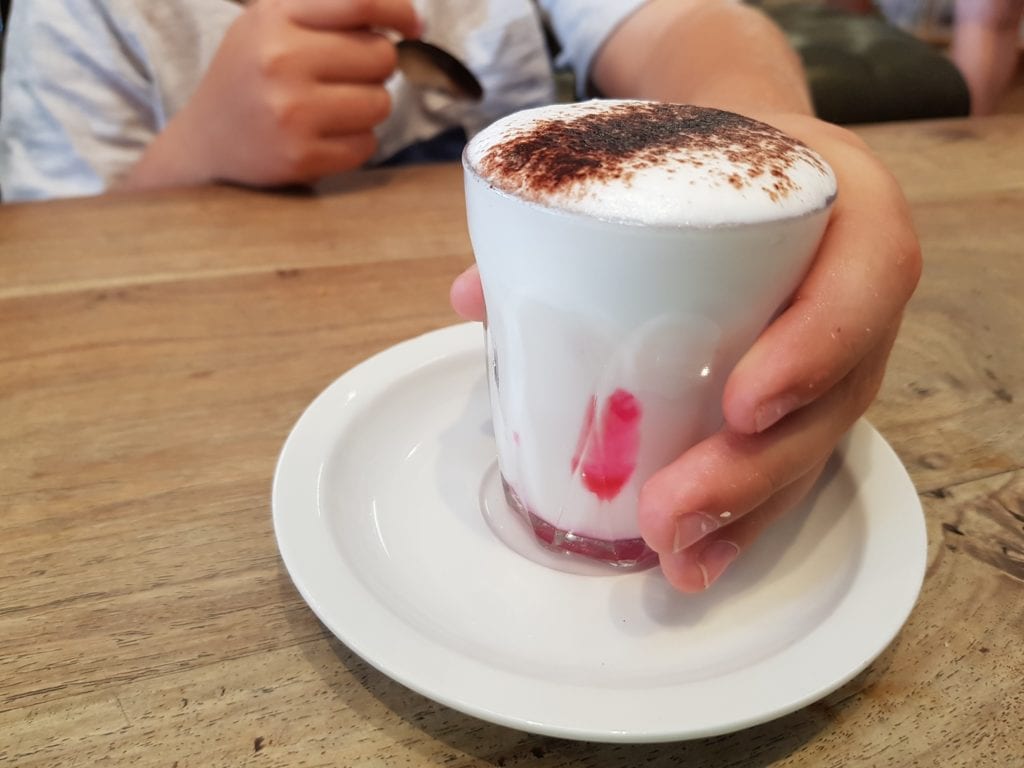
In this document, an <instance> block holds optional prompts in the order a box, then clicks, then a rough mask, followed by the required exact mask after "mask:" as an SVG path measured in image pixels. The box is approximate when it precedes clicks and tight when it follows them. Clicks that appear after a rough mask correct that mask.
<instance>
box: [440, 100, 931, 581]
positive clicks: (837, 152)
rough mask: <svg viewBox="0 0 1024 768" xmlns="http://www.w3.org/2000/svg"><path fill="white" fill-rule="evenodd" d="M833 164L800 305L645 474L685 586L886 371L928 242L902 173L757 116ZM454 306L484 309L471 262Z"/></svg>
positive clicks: (818, 449)
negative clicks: (716, 402) (705, 429)
mask: <svg viewBox="0 0 1024 768" xmlns="http://www.w3.org/2000/svg"><path fill="white" fill-rule="evenodd" d="M758 117H759V118H760V119H762V120H764V121H765V122H769V123H772V124H774V125H775V126H777V127H778V128H780V129H781V130H783V131H785V132H787V133H789V134H791V135H793V136H795V137H797V138H799V139H801V140H803V141H804V142H805V143H806V144H808V145H809V146H811V147H813V148H814V149H816V150H817V151H818V152H819V153H820V154H821V155H823V156H824V157H825V159H826V160H827V161H828V162H829V163H830V164H831V166H832V168H833V170H834V171H835V173H836V177H837V179H838V186H839V196H838V198H837V200H836V202H835V205H834V207H833V211H832V215H831V218H830V220H829V225H828V229H827V231H826V233H825V237H824V239H823V241H822V244H821V247H820V248H819V250H818V254H817V257H816V259H815V261H814V264H813V265H812V267H811V269H810V271H809V273H808V274H807V276H806V278H805V279H804V281H803V283H802V284H801V285H800V287H799V288H798V289H797V291H796V293H795V295H794V297H793V299H792V302H791V303H790V305H789V307H788V308H787V309H786V311H784V312H783V313H782V314H781V315H780V316H779V317H778V318H777V319H776V320H775V321H774V322H773V323H772V324H771V325H770V326H769V327H768V328H767V329H766V330H765V331H764V332H763V333H762V334H761V336H760V337H759V338H758V340H757V342H756V343H755V344H754V346H753V347H752V348H751V349H750V350H749V351H748V352H747V354H746V355H745V356H744V357H743V359H742V360H740V362H739V364H738V365H737V366H736V368H735V369H734V370H733V372H732V375H731V376H730V377H729V380H728V382H727V383H726V387H725V393H724V396H723V402H722V406H723V411H724V415H725V424H724V425H723V427H722V429H721V430H720V431H719V432H717V433H716V434H714V435H712V436H711V437H709V438H707V439H706V440H704V441H702V442H701V443H698V444H697V445H695V446H694V447H692V448H691V449H689V450H688V451H686V452H685V453H684V454H683V455H682V456H680V457H679V458H678V459H677V460H676V461H674V462H672V463H671V464H670V465H668V466H667V467H665V468H663V469H662V470H660V471H659V472H657V473H656V474H654V475H653V476H652V477H651V478H650V479H649V480H648V481H647V483H646V484H645V485H644V487H643V489H642V491H641V494H640V502H639V522H640V530H641V533H642V535H643V537H644V539H645V540H646V541H647V543H648V544H649V545H650V546H651V548H652V549H654V550H655V551H656V552H657V553H658V555H659V557H660V561H661V568H662V570H663V571H664V573H665V576H666V577H667V578H668V580H669V582H671V583H672V585H673V586H675V587H676V588H677V589H679V590H680V591H683V592H697V591H701V590H703V589H706V588H707V587H708V586H709V585H710V584H712V583H713V582H714V581H715V580H716V579H718V578H719V577H720V576H721V575H722V573H723V572H724V571H725V569H726V568H727V567H728V566H729V564H730V563H731V562H732V561H733V560H735V558H736V557H737V556H739V555H740V554H742V553H743V551H745V550H746V549H747V548H748V547H750V546H751V544H753V542H754V540H755V539H756V538H757V536H758V535H759V534H760V533H761V532H762V531H763V530H764V529H765V528H766V527H767V526H768V525H769V524H770V523H771V522H772V521H774V520H776V519H777V518H778V517H779V516H780V515H782V514H783V513H784V512H786V511H787V510H789V509H791V508H792V507H793V506H794V505H796V504H797V503H798V502H799V501H800V500H801V499H802V498H803V497H804V496H805V495H806V494H807V492H808V491H809V490H810V488H811V487H812V486H813V484H814V481H815V480H816V479H817V477H818V475H819V474H820V473H821V471H822V469H823V468H824V465H825V462H826V460H827V459H828V457H829V455H830V454H831V452H832V450H833V448H834V447H835V445H836V443H837V442H838V441H839V439H840V438H841V437H842V435H843V434H844V433H845V432H846V431H847V430H848V429H849V428H850V426H852V424H853V423H854V422H855V421H856V420H857V418H858V417H859V416H860V415H861V414H862V413H864V411H865V410H866V409H867V407H868V405H869V404H870V403H871V401H872V400H873V399H874V397H875V395H876V394H877V392H878V388H879V386H880V384H881V381H882V375H883V373H884V370H885V364H886V360H887V358H888V355H889V351H890V349H891V348H892V345H893V341H894V340H895V338H896V332H897V330H898V328H899V323H900V318H901V316H902V312H903V307H904V306H905V304H906V303H907V301H908V300H909V298H910V296H911V294H912V293H913V291H914V288H915V286H916V285H917V280H918V278H919V276H920V271H921V256H920V249H919V246H918V243H917V238H916V236H915V234H914V230H913V227H912V225H911V221H910V214H909V211H908V208H907V204H906V201H905V200H904V198H903V195H902V193H901V191H900V189H899V186H898V185H897V183H896V181H895V180H894V179H893V178H892V176H891V175H890V174H889V173H888V171H886V169H885V168H884V167H883V166H882V165H881V164H880V162H879V161H878V160H877V159H876V158H874V157H873V156H872V155H871V153H870V151H869V150H868V149H867V146H866V145H865V144H864V143H863V142H862V141H861V140H860V139H858V138H857V137H856V136H854V135H853V134H852V133H850V132H848V131H846V130H843V129H841V128H838V127H836V126H833V125H829V124H827V123H823V122H820V121H818V120H815V119H814V118H810V117H806V116H803V115H760V116H758ZM451 301H452V306H453V307H454V308H455V310H456V312H458V313H459V314H460V315H462V316H463V317H466V318H469V319H482V317H483V314H484V306H483V294H482V291H481V288H480V281H479V276H478V275H477V273H476V270H475V268H470V269H469V270H467V271H466V272H465V273H463V274H462V275H460V276H459V277H458V278H456V280H455V282H454V283H453V284H452V290H451Z"/></svg>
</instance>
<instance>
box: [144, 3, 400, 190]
mask: <svg viewBox="0 0 1024 768" xmlns="http://www.w3.org/2000/svg"><path fill="white" fill-rule="evenodd" d="M385 29H386V30H394V31H396V32H398V33H399V34H401V35H403V36H405V37H416V36H418V34H419V31H420V22H419V19H418V17H417V16H416V12H415V10H414V9H413V7H412V4H411V2H410V0H256V2H255V3H253V4H252V5H250V6H249V7H248V8H246V10H245V11H244V12H243V13H242V15H241V16H240V17H239V18H238V19H237V20H236V21H235V22H234V24H232V26H231V27H230V28H229V29H228V32H227V34H226V35H225V37H224V40H223V41H222V42H221V45H220V47H219V48H218V50H217V52H216V54H215V55H214V58H213V61H212V62H211V64H210V67H209V69H208V70H207V72H206V74H205V76H204V77H203V80H202V81H201V83H200V85H199V87H198V88H197V90H196V92H195V94H194V95H193V96H192V98H191V99H190V100H189V102H188V103H187V104H186V105H185V107H184V108H183V109H182V110H181V111H180V112H179V113H178V114H177V115H176V116H175V117H174V119H173V120H172V121H171V122H170V123H169V124H168V126H167V129H166V130H165V131H164V132H163V133H162V134H161V135H160V136H158V137H157V139H156V140H155V141H154V142H153V145H151V147H150V150H149V151H147V155H146V156H144V157H143V159H142V161H141V162H140V164H139V166H138V167H137V168H135V169H133V173H132V174H131V177H132V178H130V179H129V184H128V185H127V186H136V187H141V186H164V185H167V184H175V183H197V182H206V181H212V180H222V181H233V182H238V183H243V184H250V185H256V186H269V185H279V184H288V183H298V182H307V181H313V180H315V179H318V178H322V177H324V176H327V175H329V174H332V173H337V172H340V171H345V170H349V169H352V168H356V167H358V166H360V165H362V164H363V163H364V162H365V161H366V160H368V159H369V158H370V157H371V156H372V155H373V152H374V151H375V149H376V139H375V137H374V134H373V128H374V126H375V125H377V124H378V123H380V122H381V121H383V120H384V119H385V118H386V117H387V116H388V114H389V112H390V110H391V100H390V97H389V95H388V92H387V90H386V89H385V88H384V81H385V80H387V78H388V77H389V76H390V75H391V74H392V72H393V71H394V69H395V64H396V59H397V54H396V51H395V47H394V45H393V44H392V43H391V42H390V41H389V40H388V39H387V38H386V37H385V36H384V35H383V34H381V33H380V32H377V31H373V30H385Z"/></svg>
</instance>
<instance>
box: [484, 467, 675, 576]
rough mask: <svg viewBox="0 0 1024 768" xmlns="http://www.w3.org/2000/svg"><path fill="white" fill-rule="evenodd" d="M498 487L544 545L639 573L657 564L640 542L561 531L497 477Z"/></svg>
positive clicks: (638, 540)
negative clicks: (598, 537)
mask: <svg viewBox="0 0 1024 768" xmlns="http://www.w3.org/2000/svg"><path fill="white" fill-rule="evenodd" d="M501 487H502V490H503V491H504V492H505V501H506V502H507V503H508V505H509V507H510V508H511V509H512V510H513V511H514V512H516V514H518V515H520V516H521V517H522V518H523V519H524V520H526V521H527V523H529V525H530V528H532V529H533V534H534V536H535V537H536V538H537V539H538V541H540V543H542V544H543V545H544V546H546V547H548V548H550V549H554V550H557V551H559V552H564V553H569V554H573V555H581V556H583V557H587V558H591V559H593V560H598V561H601V562H604V563H607V564H608V565H613V566H616V567H622V568H629V569H631V570H639V569H643V568H650V567H651V566H653V565H655V564H657V562H658V555H657V553H656V552H654V551H653V550H652V549H651V548H650V547H648V546H647V544H646V543H645V542H644V540H643V539H639V538H637V539H616V540H614V541H608V540H607V539H596V538H591V537H589V536H583V535H580V534H578V533H573V532H571V531H565V530H562V529H560V528H557V527H556V526H554V525H552V524H551V523H549V522H548V521H547V520H544V519H542V518H541V517H539V516H537V515H536V514H534V513H533V511H532V510H530V509H529V508H528V507H527V506H526V505H525V504H523V502H522V500H521V499H520V498H519V494H518V493H516V491H515V489H514V488H513V487H512V486H511V485H509V483H508V481H507V480H506V479H505V476H504V475H502V476H501Z"/></svg>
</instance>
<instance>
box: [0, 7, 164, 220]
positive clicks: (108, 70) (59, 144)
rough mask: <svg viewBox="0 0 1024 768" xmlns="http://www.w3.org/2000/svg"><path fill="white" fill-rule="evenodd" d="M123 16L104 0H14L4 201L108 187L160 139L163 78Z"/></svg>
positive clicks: (2, 108)
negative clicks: (156, 78) (152, 76)
mask: <svg viewBox="0 0 1024 768" xmlns="http://www.w3.org/2000/svg"><path fill="white" fill-rule="evenodd" d="M118 15H120V14H118ZM117 23H118V22H115V14H113V13H112V12H111V11H110V10H109V8H108V7H107V6H106V3H105V2H104V0H47V1H46V2H39V0H14V3H13V5H12V7H11V16H10V20H9V25H8V29H7V44H6V51H5V64H4V73H3V84H2V87H0V195H2V197H3V200H4V201H15V200H39V199H45V198H50V197H69V196H76V195H88V194H96V193H99V192H102V191H103V190H104V189H105V188H106V187H107V186H108V185H109V183H110V181H111V180H113V179H114V178H116V177H117V176H118V175H120V174H121V173H123V172H124V171H126V170H127V169H128V168H129V167H131V166H132V165H134V163H135V162H136V161H137V160H138V158H139V157H140V156H141V154H142V152H143V150H144V149H145V147H146V145H147V144H148V143H149V141H150V140H152V138H153V136H154V135H155V132H156V123H157V115H156V110H157V109H158V107H157V106H155V105H154V101H153V87H152V84H151V83H150V82H149V80H148V77H147V74H146V67H145V64H144V62H143V60H142V58H141V55H140V53H139V50H138V47H137V46H135V45H134V44H133V40H132V39H131V37H130V36H129V35H126V34H125V33H124V32H123V30H122V29H119V28H118V27H117Z"/></svg>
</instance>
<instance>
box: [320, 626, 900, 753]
mask: <svg viewBox="0 0 1024 768" xmlns="http://www.w3.org/2000/svg"><path fill="white" fill-rule="evenodd" d="M325 633H326V630H325ZM329 644H330V651H331V653H332V654H333V657H334V658H333V659H331V663H332V664H333V662H334V661H337V662H340V665H341V666H342V667H343V668H344V669H345V670H346V671H347V672H348V673H349V674H348V675H345V676H343V677H345V678H346V679H345V682H344V684H342V683H341V682H339V676H338V675H337V674H336V673H334V672H332V671H331V670H330V669H329V668H328V667H329V666H330V665H328V664H325V662H326V661H327V660H328V659H330V658H331V657H330V656H329V655H328V653H326V652H325V651H326V649H324V648H323V646H322V645H321V644H319V643H317V644H306V645H305V646H304V648H305V649H306V652H307V655H309V656H310V661H311V663H312V665H313V667H314V668H315V669H316V670H317V671H318V673H319V674H320V675H321V676H322V677H323V678H324V681H325V683H327V685H328V687H329V688H330V689H331V690H332V692H333V693H335V694H336V695H337V696H338V697H339V699H340V700H341V701H343V702H344V704H345V706H346V707H348V708H350V709H352V710H354V711H355V712H357V713H359V714H360V715H361V716H364V717H365V718H366V720H367V721H368V722H374V724H375V725H376V726H377V727H378V728H379V729H380V731H382V732H383V733H385V734H388V736H389V740H390V741H391V742H392V743H401V744H402V745H403V747H406V748H412V749H417V750H421V751H422V752H423V753H424V755H423V756H424V758H425V761H426V764H432V763H430V762H429V761H435V762H436V761H438V760H439V759H440V760H442V761H443V760H445V757H444V756H445V755H446V753H447V754H452V753H454V754H455V755H460V754H461V755H465V756H470V757H473V758H476V759H478V760H480V761H483V762H484V763H486V764H489V765H494V766H500V767H502V768H513V767H514V766H517V765H520V764H529V765H530V766H543V765H558V766H570V765H575V764H577V763H579V764H580V765H600V766H623V767H625V766H629V767H630V768H632V767H633V766H645V768H648V767H650V766H663V765H664V766H669V765H672V766H677V765H686V766H690V767H691V768H699V767H700V766H714V767H715V768H739V767H740V766H743V767H744V768H760V767H761V766H769V765H772V764H773V763H775V762H777V761H780V760H783V759H784V758H785V757H787V756H788V755H790V754H791V753H793V752H796V751H798V750H799V749H800V748H801V747H802V746H804V745H805V744H807V743H809V742H811V741H813V740H814V739H815V737H816V736H817V735H818V734H819V733H820V732H821V731H823V730H824V729H826V727H827V726H828V724H829V723H830V722H831V721H832V720H834V719H836V718H837V717H839V715H841V713H842V712H843V710H844V709H845V708H846V707H847V706H848V705H849V704H850V703H851V702H853V701H855V700H856V699H857V698H858V694H859V693H860V692H861V691H863V690H864V689H866V688H868V687H869V686H870V682H871V680H872V679H873V678H876V677H877V676H878V674H879V672H880V670H884V667H885V666H886V659H887V657H888V654H887V653H886V654H883V656H882V657H881V658H880V659H879V660H877V661H876V662H875V664H874V665H873V666H872V667H869V668H868V670H867V671H865V672H862V673H861V674H860V675H858V676H857V677H856V678H854V679H853V680H852V681H850V682H849V683H847V684H846V685H845V686H843V687H842V688H840V689H839V690H837V691H835V692H834V693H832V694H831V695H830V696H828V697H826V698H825V699H824V700H822V701H819V702H816V703H814V704H811V705H809V706H807V707H805V708H803V709H801V710H798V711H797V712H794V713H792V714H790V715H787V716H785V717H782V718H779V719H777V720H774V721H771V722H769V723H764V724H762V725H758V726H754V727H752V728H747V729H745V730H743V731H739V732H736V733H732V734H726V735H723V736H715V737H711V738H706V739H695V740H692V741H681V742H671V743H664V744H602V743H595V742H580V741H571V740H567V739H558V738H553V737H548V736H537V735H534V734H529V733H525V732H521V731H517V730H513V729H511V728H506V727H503V726H500V725H493V724H491V723H487V722H485V721H482V720H478V719H476V718H474V717H470V716H468V715H464V714H462V713H460V712H457V711H455V710H453V709H451V708H449V707H446V706H444V705H442V704H438V703H436V702H434V701H432V700H430V699H428V698H426V697H424V696H421V695H420V694H418V693H415V692H414V691H411V690H409V689H408V688H406V687H405V686H403V685H401V684H399V683H396V682H395V681H393V680H391V679H390V678H389V677H387V676H386V675H384V674H382V673H380V672H378V671H377V670H376V669H374V668H373V667H371V666H370V665H369V664H367V663H366V662H364V661H363V660H362V659H360V658H359V657H358V656H357V655H356V654H355V653H353V652H352V651H350V650H349V649H348V648H347V647H346V646H345V645H343V644H342V643H341V642H340V641H338V640H337V639H335V638H333V637H330V638H329ZM349 676H350V677H349ZM353 680H354V681H357V682H358V684H359V685H361V686H362V688H363V691H365V693H366V694H368V695H367V696H365V697H364V696H362V695H353V689H354V686H353V684H352V681H353ZM381 706H383V707H384V708H386V709H387V710H389V711H390V712H392V713H393V714H394V715H395V717H396V718H399V719H400V720H401V721H402V722H401V723H398V722H395V721H394V720H392V719H391V718H381V716H380V707H381ZM410 728H411V729H415V730H417V731H420V732H422V733H423V734H424V736H425V737H427V739H429V740H430V741H429V742H428V741H424V742H423V744H422V747H420V746H419V745H417V744H416V743H414V742H411V741H410V738H409V731H410ZM389 732H390V733H389ZM451 759H453V760H454V759H456V758H455V757H454V756H452V757H451Z"/></svg>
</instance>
